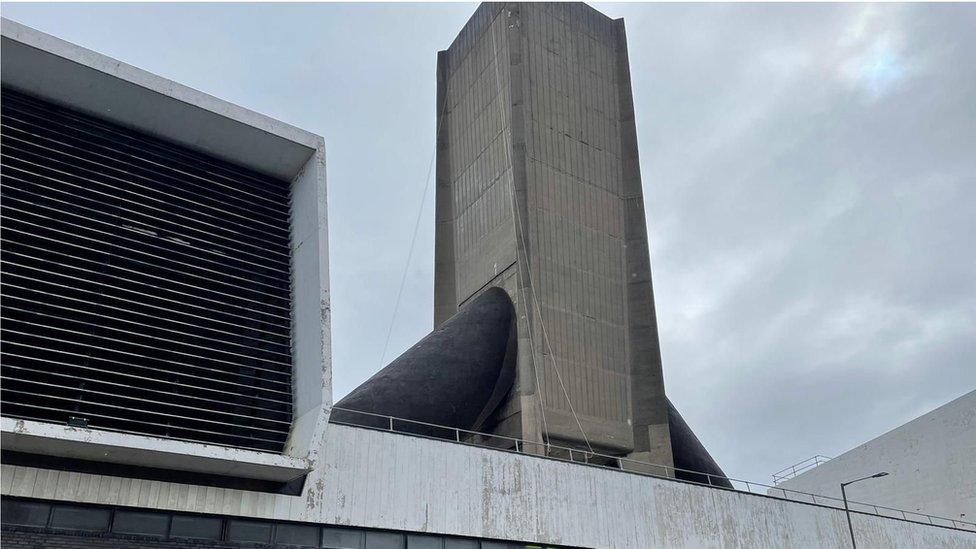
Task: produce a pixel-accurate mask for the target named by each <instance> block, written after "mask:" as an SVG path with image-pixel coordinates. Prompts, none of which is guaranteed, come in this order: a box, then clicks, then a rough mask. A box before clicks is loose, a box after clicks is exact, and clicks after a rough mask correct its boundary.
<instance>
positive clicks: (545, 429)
mask: <svg viewBox="0 0 976 549" xmlns="http://www.w3.org/2000/svg"><path fill="white" fill-rule="evenodd" d="M493 27H494V25H491V26H489V27H488V32H489V33H490V34H491V49H492V54H493V55H494V59H495V60H494V65H495V102H496V103H497V104H498V116H499V122H500V123H501V124H502V129H501V132H500V133H501V134H502V148H503V149H504V150H505V156H506V158H507V159H508V165H509V168H508V169H509V172H510V175H511V180H510V181H511V183H510V188H511V192H512V204H511V205H512V208H511V213H512V230H513V231H514V230H516V229H515V227H516V225H518V227H519V231H520V230H521V227H522V225H521V221H520V220H519V216H518V213H517V210H518V200H517V199H516V196H515V169H514V166H512V159H511V157H510V155H509V150H508V142H507V140H506V139H505V127H504V123H505V111H504V109H503V108H502V99H503V96H502V89H501V74H500V73H499V72H498V49H497V47H496V45H495V31H494V29H493ZM523 249H525V246H524V242H523ZM515 259H516V260H518V247H516V249H515ZM526 261H528V259H526ZM526 270H528V269H526ZM515 273H516V275H517V276H518V277H519V279H521V270H519V269H516V271H515ZM515 286H516V288H515V290H516V292H517V293H519V294H520V295H521V296H522V298H521V303H522V307H524V308H525V310H526V315H525V318H526V323H525V326H526V332H528V335H529V348H530V349H531V351H532V352H530V353H529V356H531V357H532V375H533V377H535V387H536V391H535V394H536V396H537V397H538V399H539V413H540V415H541V416H542V441H543V442H544V443H545V448H546V454H547V455H548V453H549V444H550V439H549V423H548V421H547V420H546V403H545V401H544V400H543V398H542V382H541V381H540V378H539V369H538V368H536V364H535V337H534V335H533V333H532V322H530V321H528V319H529V314H528V313H529V312H531V311H529V310H528V308H529V304H528V300H527V299H526V298H525V290H523V289H522V282H521V280H516V283H515ZM531 287H532V281H531V279H530V280H529V289H530V290H531Z"/></svg>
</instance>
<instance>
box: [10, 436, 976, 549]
mask: <svg viewBox="0 0 976 549" xmlns="http://www.w3.org/2000/svg"><path fill="white" fill-rule="evenodd" d="M0 478H2V480H3V483H2V487H0V488H2V489H0V493H2V494H3V495H19V496H26V497H37V498H47V499H57V500H68V501H87V502H92V503H104V504H114V505H134V506H139V507H146V508H156V509H167V510H178V511H191V512H203V513H220V514H228V515H238V516H250V517H259V518H276V519H282V520H297V521H308V522H315V523H328V524H345V525H351V526H359V527H367V528H385V529H392V530H403V531H415V532H431V533H442V534H452V535H461V536H472V537H482V538H495V539H510V540H516V541H526V542H539V543H553V544H560V545H572V546H583V547H625V548H633V547H804V548H805V547H846V546H847V545H848V544H849V543H850V542H849V534H848V531H847V522H846V520H845V518H844V513H843V512H842V511H839V510H836V509H830V508H826V507H820V506H815V505H807V504H803V503H797V502H787V501H783V500H780V499H776V498H771V497H765V496H758V495H750V494H745V493H740V492H732V491H725V490H720V489H714V488H708V487H703V486H697V485H694V484H688V483H683V482H680V481H674V480H668V479H662V478H655V477H647V476H641V475H637V474H631V473H625V472H619V471H612V470H607V469H601V468H596V467H587V466H583V465H578V464H573V463H564V462H560V461H554V460H551V459H546V458H539V457H533V456H526V455H520V454H514V453H509V452H503V451H497V450H489V449H485V448H477V447H472V446H466V445H462V444H456V443H451V442H444V441H437V440H429V439H425V438H420V437H411V436H405V435H398V434H393V433H386V432H382V431H373V430H368V429H361V428H355V427H347V426H342V425H331V426H330V433H329V435H328V436H327V437H326V442H325V448H324V453H323V454H322V457H321V460H320V466H319V467H318V468H317V469H316V470H315V471H313V473H312V474H311V476H310V477H309V480H308V482H307V484H306V486H305V489H304V492H303V494H302V495H301V496H284V495H278V494H264V493H257V492H246V491H241V490H234V489H224V488H213V487H201V486H190V485H184V484H176V483H166V482H158V481H144V480H136V479H124V478H118V477H109V476H101V475H90V474H82V473H69V472H63V471H62V472H59V471H49V470H43V469H34V468H29V467H14V466H8V465H4V466H3V471H2V475H0ZM854 528H855V534H856V535H857V537H858V541H859V546H861V547H906V548H907V547H913V548H915V547H973V548H976V533H972V532H964V531H959V530H951V529H947V528H940V527H937V526H929V525H923V524H918V523H912V522H907V521H902V520H897V519H888V518H882V517H875V516H869V515H862V514H855V515H854Z"/></svg>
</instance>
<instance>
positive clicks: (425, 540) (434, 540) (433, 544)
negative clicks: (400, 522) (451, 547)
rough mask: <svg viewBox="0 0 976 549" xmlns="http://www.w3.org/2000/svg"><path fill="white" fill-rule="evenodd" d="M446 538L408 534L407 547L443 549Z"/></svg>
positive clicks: (411, 548) (413, 548)
mask: <svg viewBox="0 0 976 549" xmlns="http://www.w3.org/2000/svg"><path fill="white" fill-rule="evenodd" d="M443 547H444V538H440V537H437V536H416V535H413V534H407V549H442V548H443Z"/></svg>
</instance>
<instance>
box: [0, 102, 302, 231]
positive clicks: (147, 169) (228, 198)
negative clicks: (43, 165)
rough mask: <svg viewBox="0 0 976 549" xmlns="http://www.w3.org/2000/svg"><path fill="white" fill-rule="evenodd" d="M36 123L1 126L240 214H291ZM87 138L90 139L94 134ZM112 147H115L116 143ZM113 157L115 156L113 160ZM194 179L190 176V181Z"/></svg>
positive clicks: (11, 119)
mask: <svg viewBox="0 0 976 549" xmlns="http://www.w3.org/2000/svg"><path fill="white" fill-rule="evenodd" d="M9 110H10V109H8V113H9ZM33 122H34V123H36V125H35V126H33V127H32V126H31V122H27V121H25V120H21V119H19V118H17V117H16V116H10V115H9V114H8V116H7V118H6V119H5V120H4V123H3V125H2V126H0V127H3V128H5V129H6V131H8V132H13V133H14V135H16V136H18V137H19V138H20V139H22V140H23V141H24V142H26V143H32V144H36V145H38V146H42V147H44V148H48V149H51V150H55V151H60V152H63V153H64V154H66V155H69V156H71V157H73V158H76V159H78V160H81V161H85V162H90V163H92V164H93V165H95V166H98V167H100V168H107V169H111V170H113V171H114V172H121V173H124V174H126V175H138V176H139V177H140V178H143V179H147V180H154V181H157V182H159V181H162V182H165V183H167V184H168V185H170V186H173V187H176V188H180V189H181V190H182V191H184V192H186V193H187V194H188V195H190V196H194V197H200V198H203V199H216V200H217V201H218V202H219V203H220V204H222V205H225V206H226V207H229V208H233V209H234V210H235V211H237V212H247V214H249V215H253V216H261V217H263V218H265V219H270V220H272V221H273V220H274V219H275V218H277V217H278V216H280V215H282V214H284V215H287V214H288V208H287V207H286V206H285V204H287V202H286V201H284V200H282V201H271V200H267V199H260V200H257V201H254V200H250V199H248V198H245V197H244V196H234V195H233V194H228V193H227V192H225V191H226V190H227V189H228V187H227V186H226V185H222V184H220V183H219V182H217V181H213V180H203V181H202V182H190V181H188V180H186V179H185V178H184V177H183V176H186V175H189V174H186V173H185V172H181V171H179V170H176V173H172V172H171V171H170V170H168V169H167V167H166V166H165V165H163V164H159V163H152V162H150V163H143V162H140V158H139V157H138V156H136V155H132V154H126V153H124V152H121V151H119V150H112V149H111V148H110V147H109V146H104V145H97V144H95V142H94V141H88V142H85V141H82V140H79V139H78V137H77V136H72V135H70V134H68V133H63V132H61V131H58V130H57V129H54V128H51V127H47V128H45V131H44V133H43V134H40V133H36V131H37V129H38V128H40V127H42V126H41V125H43V124H45V122H46V121H44V120H41V119H36V118H35V120H34V121H33ZM85 137H90V135H89V136H85ZM112 145H115V144H114V143H113V144H112ZM120 153H121V154H120ZM113 155H115V156H114V157H113ZM194 177H195V176H192V175H190V178H194ZM206 185H211V186H213V185H216V186H219V187H223V188H220V189H214V188H212V187H210V188H208V187H207V186H206ZM187 187H188V188H187ZM189 189H192V190H189Z"/></svg>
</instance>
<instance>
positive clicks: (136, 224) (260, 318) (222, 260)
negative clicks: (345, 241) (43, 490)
mask: <svg viewBox="0 0 976 549" xmlns="http://www.w3.org/2000/svg"><path fill="white" fill-rule="evenodd" d="M2 93H3V101H2V111H3V112H2V117H0V118H2V122H0V130H2V134H0V135H2V141H3V147H2V154H0V160H2V165H3V171H2V179H3V201H2V206H0V210H2V212H0V222H2V225H3V238H2V246H3V259H2V261H0V263H2V273H3V290H2V292H3V301H2V316H3V326H2V332H3V334H2V337H0V340H2V349H0V354H2V357H3V359H2V364H3V367H2V370H3V373H2V377H3V390H2V396H0V401H2V402H3V406H4V415H5V416H7V417H17V418H23V419H33V420H38V421H45V422H54V423H63V422H66V421H67V419H68V417H69V416H80V417H85V418H86V419H88V421H89V425H90V426H91V427H94V428H98V429H104V430H109V431H117V432H125V433H137V434H148V435H153V436H161V437H166V438H172V439H176V440H184V441H195V442H207V443H211V444H217V445H224V446H232V447H238V448H248V449H254V450H261V451H273V452H281V451H282V450H283V448H284V443H285V441H286V438H287V436H288V433H289V427H290V426H291V421H292V409H291V407H292V375H293V372H292V362H291V361H292V357H291V350H292V348H291V322H292V320H291V307H290V304H291V284H292V280H291V265H290V259H289V258H290V245H291V244H290V231H291V229H290V224H291V215H290V211H291V204H290V188H289V183H288V182H285V181H280V180H276V179H274V178H270V177H267V176H264V175H262V174H258V173H256V172H253V171H250V170H246V169H244V168H241V167H239V166H234V165H231V164H228V163H226V162H223V161H221V160H218V159H216V158H212V157H208V156H206V155H202V154H200V153H198V152H195V151H190V150H188V149H185V148H183V147H180V146H178V145H175V144H172V143H167V142H164V141H161V140H158V139H155V138H152V137H149V136H147V135H144V134H141V133H138V132H135V131H133V130H129V129H126V128H123V127H120V126H117V125H115V124H112V123H108V122H105V121H102V120H97V119H94V118H92V117H90V116H88V115H84V114H81V113H79V112H75V111H72V110H71V109H67V108H64V107H59V106H55V105H53V104H51V103H47V102H45V101H42V100H39V99H36V98H31V97H27V96H24V95H23V94H20V93H19V92H14V91H12V90H9V89H7V88H4V89H3V92H2ZM222 216H223V217H222ZM191 311H192V312H191Z"/></svg>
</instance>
